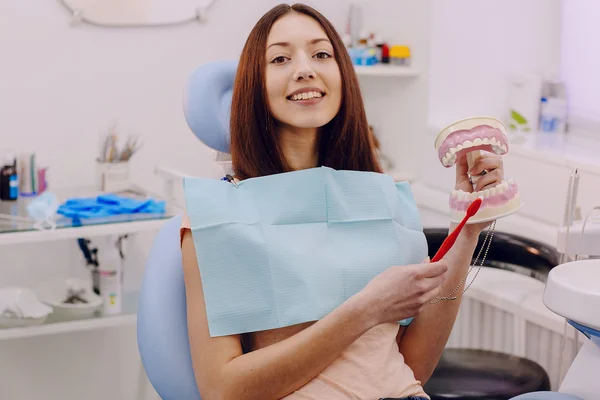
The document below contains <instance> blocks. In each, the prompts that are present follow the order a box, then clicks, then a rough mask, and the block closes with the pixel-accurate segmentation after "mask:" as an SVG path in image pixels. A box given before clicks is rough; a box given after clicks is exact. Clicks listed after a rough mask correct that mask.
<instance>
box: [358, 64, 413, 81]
mask: <svg viewBox="0 0 600 400" xmlns="http://www.w3.org/2000/svg"><path fill="white" fill-rule="evenodd" d="M354 70H355V71H356V74H357V75H358V76H380V77H384V76H387V77H406V78H409V77H415V76H418V75H419V71H418V70H416V69H415V68H412V67H406V66H402V65H381V64H376V65H355V66H354Z"/></svg>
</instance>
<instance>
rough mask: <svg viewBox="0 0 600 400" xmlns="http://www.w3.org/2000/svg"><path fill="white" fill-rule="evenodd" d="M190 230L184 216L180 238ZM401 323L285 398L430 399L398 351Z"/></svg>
mask: <svg viewBox="0 0 600 400" xmlns="http://www.w3.org/2000/svg"><path fill="white" fill-rule="evenodd" d="M189 228H190V221H189V219H188V217H187V215H184V216H183V223H182V226H181V231H180V235H181V236H180V239H181V238H182V237H183V233H184V230H185V229H189ZM397 333H398V324H394V323H389V324H382V325H378V326H376V327H374V328H372V329H370V330H369V331H367V332H366V333H365V334H364V335H363V336H361V337H360V338H359V339H358V340H356V341H355V342H354V343H352V344H351V345H350V346H349V347H348V348H346V350H344V351H343V352H342V354H341V355H340V356H339V357H338V358H337V359H336V360H335V361H334V362H333V363H332V364H330V365H329V366H328V367H327V368H326V369H325V370H323V371H322V372H321V373H320V374H319V375H318V376H316V377H315V378H314V379H313V380H311V381H310V382H308V383H307V384H306V385H304V386H302V387H301V388H300V389H298V390H296V391H295V392H294V393H291V394H289V395H288V396H286V397H284V399H285V400H303V399H309V400H321V399H328V400H338V399H339V400H349V399H379V398H381V397H408V396H421V397H424V398H426V399H429V398H430V397H429V396H428V395H427V394H426V393H425V392H424V391H423V388H422V387H421V382H419V381H418V380H416V379H415V376H414V373H413V371H412V370H411V369H410V367H409V366H408V365H406V364H405V363H404V357H403V356H402V354H401V353H400V351H399V350H398V344H397V343H396V334H397Z"/></svg>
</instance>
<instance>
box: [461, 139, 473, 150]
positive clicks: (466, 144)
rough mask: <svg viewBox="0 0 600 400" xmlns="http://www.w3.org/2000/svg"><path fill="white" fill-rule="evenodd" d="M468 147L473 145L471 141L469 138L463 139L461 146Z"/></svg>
mask: <svg viewBox="0 0 600 400" xmlns="http://www.w3.org/2000/svg"><path fill="white" fill-rule="evenodd" d="M469 147H473V142H471V141H470V140H465V141H464V143H463V148H464V149H467V148H469Z"/></svg>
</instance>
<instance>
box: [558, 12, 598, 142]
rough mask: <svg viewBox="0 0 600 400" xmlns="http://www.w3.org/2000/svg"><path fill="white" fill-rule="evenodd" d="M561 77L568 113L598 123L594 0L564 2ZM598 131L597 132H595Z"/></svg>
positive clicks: (596, 23) (596, 25)
mask: <svg viewBox="0 0 600 400" xmlns="http://www.w3.org/2000/svg"><path fill="white" fill-rule="evenodd" d="M562 12H563V35H562V38H561V39H562V41H561V43H562V47H561V48H562V60H561V78H562V79H563V80H564V81H565V83H566V84H567V88H568V93H567V96H568V101H569V115H570V118H572V119H575V120H582V119H583V120H592V121H593V122H595V123H596V125H597V126H598V125H600V117H598V114H600V102H599V101H598V92H599V91H600V76H598V70H599V69H600V55H599V54H598V52H597V51H594V49H595V48H597V45H596V42H595V40H596V38H597V37H598V34H599V33H600V27H599V26H598V19H599V18H600V3H598V2H597V1H594V0H578V1H564V2H563V9H562ZM595 133H596V134H597V132H595Z"/></svg>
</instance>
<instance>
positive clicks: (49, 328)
mask: <svg viewBox="0 0 600 400" xmlns="http://www.w3.org/2000/svg"><path fill="white" fill-rule="evenodd" d="M138 298H139V293H138V292H125V293H124V294H123V309H122V312H121V313H120V314H115V315H103V314H102V312H101V311H99V312H98V313H96V315H94V316H92V317H88V318H83V319H69V318H65V317H60V316H59V315H58V314H54V313H52V314H50V315H48V318H46V321H44V323H42V324H40V325H35V326H27V327H16V328H7V327H3V326H0V340H8V339H19V338H26V337H34V336H44V335H54V334H59V333H68V332H80V331H88V330H94V329H102V328H111V327H117V326H126V325H134V324H135V323H136V321H137V309H138Z"/></svg>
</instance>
